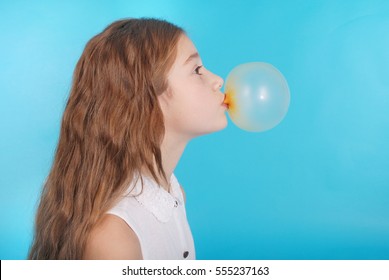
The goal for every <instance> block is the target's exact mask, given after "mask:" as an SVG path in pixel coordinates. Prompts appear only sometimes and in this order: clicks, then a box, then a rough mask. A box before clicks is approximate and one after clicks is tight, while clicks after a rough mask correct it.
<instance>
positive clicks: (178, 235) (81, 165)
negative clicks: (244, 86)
mask: <svg viewBox="0 0 389 280" xmlns="http://www.w3.org/2000/svg"><path fill="white" fill-rule="evenodd" d="M222 84H223V80H222V79H221V78H220V77H218V76H216V75H214V74H213V73H211V72H210V71H208V70H207V69H206V68H205V67H204V66H203V65H202V62H201V59H200V56H199V54H198V52H197V50H196V48H195V46H194V45H193V43H192V42H191V40H190V39H189V38H188V37H187V36H186V34H185V32H184V31H183V30H182V29H181V28H179V27H177V26H175V25H173V24H171V23H168V22H166V21H162V20H156V19H128V20H120V21H117V22H114V23H112V24H111V25H109V26H108V27H107V28H106V29H105V30H104V31H103V32H102V33H100V34H98V35H97V36H95V37H94V38H92V39H91V40H90V41H89V42H88V44H87V45H86V47H85V50H84V52H83V54H82V56H81V58H80V60H79V61H78V63H77V66H76V69H75V72H74V77H73V85H72V89H71V92H70V96H69V100H68V103H67V106H66V109H65V112H64V115H63V120H62V126H61V132H60V137H59V143H58V147H57V150H56V154H55V159H54V163H53V166H52V169H51V171H50V174H49V176H48V178H47V181H46V183H45V186H44V189H43V193H42V197H41V201H40V205H39V208H38V211H37V216H36V225H35V236H34V241H33V244H32V247H31V250H30V255H29V258H30V259H194V258H195V249H194V244H193V238H192V234H191V231H190V228H189V225H188V222H187V218H186V213H185V204H184V203H185V195H184V192H183V190H182V188H181V187H180V184H179V183H178V181H177V179H176V177H175V176H174V174H173V172H174V169H175V167H176V165H177V163H178V161H179V159H180V157H181V155H182V153H183V151H184V149H185V147H186V145H187V144H188V142H189V141H190V140H191V139H192V138H194V137H196V136H199V135H203V134H207V133H211V132H214V131H218V130H221V129H223V128H224V127H225V126H226V125H227V120H226V116H225V110H226V106H225V105H224V102H223V100H224V95H223V94H222V93H221V92H220V88H221V87H222Z"/></svg>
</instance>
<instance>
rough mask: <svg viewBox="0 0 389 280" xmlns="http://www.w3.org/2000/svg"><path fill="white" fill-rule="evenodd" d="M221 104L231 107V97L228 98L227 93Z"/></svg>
mask: <svg viewBox="0 0 389 280" xmlns="http://www.w3.org/2000/svg"><path fill="white" fill-rule="evenodd" d="M221 105H222V106H224V107H226V108H227V109H228V107H229V98H228V96H227V94H224V98H223V102H222V104H221Z"/></svg>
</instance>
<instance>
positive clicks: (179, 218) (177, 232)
mask: <svg viewBox="0 0 389 280" xmlns="http://www.w3.org/2000/svg"><path fill="white" fill-rule="evenodd" d="M142 181H143V190H142ZM170 186H171V190H170V193H169V192H167V191H166V190H165V189H164V188H162V187H160V186H159V185H158V184H157V183H156V182H155V181H154V180H152V179H151V178H148V177H145V176H142V177H139V178H138V180H134V182H133V183H132V184H131V185H130V187H129V188H128V191H127V192H126V195H124V196H123V198H122V199H121V200H120V201H119V203H118V204H116V206H115V207H113V208H112V209H111V210H109V211H108V212H107V213H108V214H113V215H116V216H118V217H120V218H121V219H123V220H124V221H125V222H126V223H127V224H128V225H129V226H130V227H131V229H132V230H133V231H134V232H135V234H136V235H137V236H138V239H139V242H140V246H141V250H142V255H143V259H145V260H158V259H160V260H169V259H170V260H179V259H189V260H194V259H195V258H196V255H195V248H194V242H193V237H192V232H191V230H190V228H189V224H188V220H187V217H186V211H185V204H184V197H183V194H182V190H181V187H180V184H179V183H178V181H177V179H176V177H175V176H174V175H172V177H171V179H170Z"/></svg>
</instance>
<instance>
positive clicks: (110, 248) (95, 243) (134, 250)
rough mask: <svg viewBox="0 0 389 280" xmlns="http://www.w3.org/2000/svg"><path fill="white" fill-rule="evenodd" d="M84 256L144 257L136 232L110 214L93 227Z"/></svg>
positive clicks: (110, 257) (94, 257)
mask: <svg viewBox="0 0 389 280" xmlns="http://www.w3.org/2000/svg"><path fill="white" fill-rule="evenodd" d="M83 258H84V259H88V260H139V259H143V257H142V251H141V247H140V243H139V240H138V237H137V236H136V234H135V232H134V231H133V230H132V229H131V228H130V227H129V226H128V225H127V223H126V222H125V221H123V220H122V219H121V218H119V217H117V216H115V215H109V214H107V215H105V216H104V217H103V219H102V221H101V222H100V223H99V224H97V225H96V226H95V227H94V228H93V230H92V232H91V234H90V236H89V238H88V240H87V244H86V248H85V252H84V257H83Z"/></svg>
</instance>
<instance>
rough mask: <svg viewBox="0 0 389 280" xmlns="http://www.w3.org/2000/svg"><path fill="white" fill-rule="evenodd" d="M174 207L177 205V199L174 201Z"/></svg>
mask: <svg viewBox="0 0 389 280" xmlns="http://www.w3.org/2000/svg"><path fill="white" fill-rule="evenodd" d="M174 207H176V208H177V207H178V201H177V200H175V201H174Z"/></svg>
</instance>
